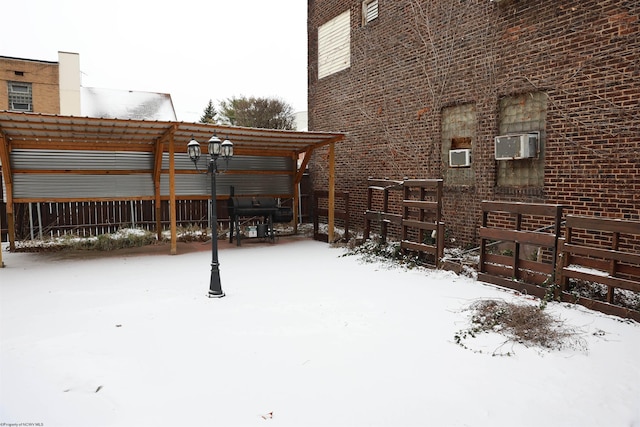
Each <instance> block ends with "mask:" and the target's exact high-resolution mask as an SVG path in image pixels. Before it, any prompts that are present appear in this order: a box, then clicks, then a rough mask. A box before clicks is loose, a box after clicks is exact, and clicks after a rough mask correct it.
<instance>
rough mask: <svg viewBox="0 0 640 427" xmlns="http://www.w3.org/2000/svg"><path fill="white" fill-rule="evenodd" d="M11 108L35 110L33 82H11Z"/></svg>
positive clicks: (15, 109) (9, 85) (13, 109)
mask: <svg viewBox="0 0 640 427" xmlns="http://www.w3.org/2000/svg"><path fill="white" fill-rule="evenodd" d="M8 87H9V110H12V111H29V112H32V111H33V99H32V92H31V83H22V82H9V84H8Z"/></svg>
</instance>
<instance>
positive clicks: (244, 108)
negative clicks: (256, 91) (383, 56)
mask: <svg viewBox="0 0 640 427" xmlns="http://www.w3.org/2000/svg"><path fill="white" fill-rule="evenodd" d="M220 116H221V119H222V120H223V121H224V122H225V123H227V124H230V125H234V126H245V127H254V128H263V129H285V130H291V129H294V128H295V117H294V113H293V107H291V106H290V105H289V104H287V103H286V102H284V101H282V100H280V99H277V98H256V97H250V98H247V97H244V96H242V97H239V98H238V97H232V98H229V99H227V100H224V101H221V102H220Z"/></svg>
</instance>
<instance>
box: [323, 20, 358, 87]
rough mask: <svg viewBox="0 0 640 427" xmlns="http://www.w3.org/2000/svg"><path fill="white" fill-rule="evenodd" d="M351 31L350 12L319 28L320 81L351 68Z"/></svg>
mask: <svg viewBox="0 0 640 427" xmlns="http://www.w3.org/2000/svg"><path fill="white" fill-rule="evenodd" d="M350 30H351V22H350V14H349V11H348V10H347V11H346V12H344V13H342V14H340V15H338V16H336V17H335V18H333V19H332V20H331V21H329V22H327V23H325V24H323V25H321V26H320V27H319V28H318V79H321V78H323V77H326V76H329V75H331V74H333V73H337V72H338V71H341V70H344V69H346V68H349V67H350V66H351V34H350V33H351V31H350Z"/></svg>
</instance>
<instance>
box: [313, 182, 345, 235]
mask: <svg viewBox="0 0 640 427" xmlns="http://www.w3.org/2000/svg"><path fill="white" fill-rule="evenodd" d="M335 198H336V203H335V207H334V210H333V217H334V218H335V219H337V220H340V221H341V222H342V226H343V227H344V236H343V240H345V241H348V240H349V193H348V192H342V191H336V192H335ZM328 199H329V192H328V191H326V190H316V191H314V192H313V238H314V239H315V240H320V241H322V242H328V241H329V235H328V234H326V233H323V232H321V231H320V218H325V219H326V220H327V221H328V217H329V208H328Z"/></svg>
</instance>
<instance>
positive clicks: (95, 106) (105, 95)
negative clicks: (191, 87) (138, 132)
mask: <svg viewBox="0 0 640 427" xmlns="http://www.w3.org/2000/svg"><path fill="white" fill-rule="evenodd" d="M80 100H81V101H80V102H81V104H80V105H81V112H82V113H81V114H82V115H83V116H88V117H97V118H108V119H134V120H163V121H173V120H177V119H176V112H175V110H174V108H173V102H172V101H171V95H170V94H168V93H154V92H137V91H132V90H116V89H101V88H94V87H81V88H80Z"/></svg>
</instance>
